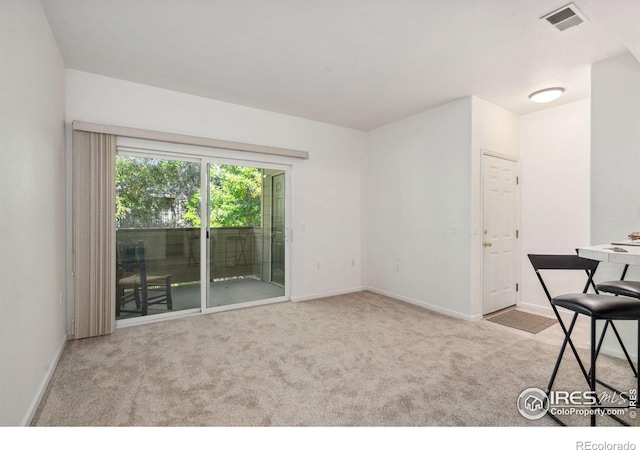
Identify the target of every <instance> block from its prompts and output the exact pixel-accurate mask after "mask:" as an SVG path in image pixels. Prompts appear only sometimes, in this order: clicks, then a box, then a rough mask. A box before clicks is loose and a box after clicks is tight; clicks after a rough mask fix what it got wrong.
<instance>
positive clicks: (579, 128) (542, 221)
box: [518, 99, 590, 315]
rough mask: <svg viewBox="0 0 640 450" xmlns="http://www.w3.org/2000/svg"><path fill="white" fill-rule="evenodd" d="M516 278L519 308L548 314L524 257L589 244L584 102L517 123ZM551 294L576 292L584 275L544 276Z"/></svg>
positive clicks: (587, 132) (586, 103)
mask: <svg viewBox="0 0 640 450" xmlns="http://www.w3.org/2000/svg"><path fill="white" fill-rule="evenodd" d="M520 141H521V144H520V145H521V162H522V164H521V171H520V173H521V184H520V196H521V202H522V208H521V216H520V230H521V255H520V264H521V277H520V299H519V302H518V304H519V306H520V307H522V308H525V309H530V310H532V311H534V312H538V313H542V314H546V315H549V314H553V312H552V310H551V306H550V305H549V301H548V300H547V297H546V296H545V294H544V292H543V290H542V288H541V286H540V282H539V281H538V278H537V277H536V275H535V272H534V270H533V268H532V267H531V262H530V261H529V259H528V257H527V255H528V254H529V253H550V254H575V249H576V248H577V247H581V246H585V245H589V242H590V241H589V230H590V226H589V221H590V217H589V214H590V207H589V198H590V196H589V183H590V176H589V170H590V155H589V152H590V101H589V100H588V99H587V100H581V101H578V102H573V103H569V104H566V105H562V106H557V107H553V108H549V109H545V110H542V111H539V112H535V113H531V114H526V115H524V116H522V117H521V118H520ZM544 277H545V281H549V289H550V291H551V294H552V295H560V294H564V293H567V292H576V290H577V291H581V290H582V288H583V286H584V284H583V281H584V276H582V274H577V276H573V275H569V274H567V273H562V274H554V273H549V272H546V273H545V274H544Z"/></svg>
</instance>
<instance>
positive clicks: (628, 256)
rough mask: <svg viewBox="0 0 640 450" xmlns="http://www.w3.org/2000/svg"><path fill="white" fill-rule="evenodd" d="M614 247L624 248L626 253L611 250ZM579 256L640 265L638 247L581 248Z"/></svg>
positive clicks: (611, 245)
mask: <svg viewBox="0 0 640 450" xmlns="http://www.w3.org/2000/svg"><path fill="white" fill-rule="evenodd" d="M636 242H638V241H636ZM612 247H620V248H623V249H625V250H626V252H614V251H613V250H610V249H611V248H612ZM578 255H579V256H581V257H583V258H588V259H594V260H596V261H602V262H608V263H617V264H633V265H640V246H638V245H623V244H603V245H594V246H592V247H581V248H579V249H578Z"/></svg>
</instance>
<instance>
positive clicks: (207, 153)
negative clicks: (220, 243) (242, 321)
mask: <svg viewBox="0 0 640 450" xmlns="http://www.w3.org/2000/svg"><path fill="white" fill-rule="evenodd" d="M116 147H117V152H118V153H119V154H120V153H121V154H126V155H129V156H140V157H145V158H166V159H176V160H180V161H187V162H198V163H200V173H201V177H202V176H205V172H206V176H205V178H201V183H200V186H201V187H202V184H203V180H207V181H206V183H207V188H208V183H209V180H208V167H209V164H228V165H236V166H245V167H256V168H260V169H272V170H278V171H282V172H283V173H284V174H285V286H284V288H285V292H284V295H283V296H281V297H276V298H271V299H264V300H256V301H251V302H246V303H238V304H232V305H224V306H216V307H209V308H208V307H207V298H208V295H209V292H208V290H209V283H204V282H203V280H207V277H208V272H207V271H208V268H209V267H208V264H209V262H208V259H209V258H208V253H209V250H208V249H207V246H208V242H209V240H208V239H207V238H206V236H207V232H208V231H209V227H208V226H207V227H204V226H202V227H201V228H200V281H201V283H200V309H199V310H198V309H188V310H183V311H171V312H166V313H163V314H154V315H149V316H143V317H133V318H130V319H125V320H120V321H116V328H124V327H128V326H134V325H138V324H142V323H152V322H160V321H164V320H171V319H174V318H178V317H184V316H190V315H200V314H210V313H215V312H222V311H228V310H232V309H242V308H248V307H252V306H260V305H267V304H272V303H281V302H285V301H290V300H291V279H292V277H291V267H292V263H291V255H292V251H291V243H292V242H293V236H292V232H291V230H292V227H291V222H292V217H293V214H292V204H293V201H292V198H293V196H292V185H293V182H292V178H293V166H292V165H291V164H287V163H286V162H283V161H284V158H283V157H279V156H273V155H262V154H248V153H245V152H242V153H241V154H238V153H239V152H236V151H232V150H227V149H217V148H211V147H200V146H196V145H187V144H176V143H169V142H160V141H150V140H146V139H138V138H123V137H118V138H117V143H116ZM204 197H205V196H202V195H201V196H200V202H201V203H200V207H201V208H200V211H201V223H203V224H208V223H209V219H208V217H205V216H204V214H206V212H207V211H208V205H205V203H204V202H206V201H208V198H204ZM205 206H206V207H205ZM205 258H206V260H205ZM205 262H206V264H204V263H205ZM114 314H115V312H114Z"/></svg>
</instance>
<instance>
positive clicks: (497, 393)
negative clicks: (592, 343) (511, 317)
mask: <svg viewBox="0 0 640 450" xmlns="http://www.w3.org/2000/svg"><path fill="white" fill-rule="evenodd" d="M514 331H517V330H512V329H510V328H506V327H502V326H498V325H496V324H493V323H490V322H487V321H479V322H467V321H463V320H458V319H455V318H451V317H447V316H444V315H440V314H437V313H434V312H431V311H428V310H426V309H423V308H419V307H417V306H413V305H410V304H407V303H403V302H400V301H397V300H393V299H389V298H387V297H384V296H381V295H377V294H374V293H371V292H359V293H354V294H349V295H343V296H336V297H330V298H324V299H318V300H312V301H306V302H300V303H292V302H286V303H280V304H274V305H269V306H263V307H254V308H247V309H242V310H235V311H229V312H223V313H216V314H207V315H197V316H192V317H185V318H181V319H176V320H171V321H165V322H159V323H154V324H147V325H141V326H136V327H127V328H122V329H118V330H116V332H115V333H113V334H112V335H109V336H104V337H98V338H90V339H83V340H76V341H70V342H69V343H68V345H67V347H66V349H65V350H64V353H63V355H62V357H61V360H60V362H59V364H58V367H57V368H56V371H55V373H54V375H53V377H52V380H51V382H50V385H49V387H48V389H47V392H46V393H45V396H44V399H43V401H42V402H41V405H40V407H39V409H38V411H37V413H36V416H35V418H34V421H33V425H36V426H209V427H221V426H255V427H260V426H345V427H346V426H419V427H423V426H555V424H554V422H552V421H551V419H549V418H547V417H544V418H542V419H539V420H528V419H525V418H524V417H522V416H521V415H520V413H519V412H518V410H517V409H516V400H517V398H518V396H519V395H520V393H521V392H522V391H523V390H524V389H526V388H529V387H540V388H544V387H545V386H546V384H547V381H548V378H549V376H550V373H551V370H552V368H553V364H554V362H555V358H556V355H557V351H558V348H559V345H560V342H558V343H557V344H553V345H550V344H548V343H545V342H541V341H539V340H536V339H534V338H530V337H527V336H523V335H522V334H519V332H516V333H514ZM571 358H573V357H572V356H571V355H568V356H567V357H565V362H563V365H562V367H561V374H560V376H559V378H558V383H557V386H558V387H562V386H564V387H566V388H580V389H582V388H584V379H582V378H581V375H580V373H579V372H578V370H577V365H576V364H575V361H572V360H571ZM629 373H630V372H629V368H628V366H625V365H624V364H622V362H621V361H620V360H618V359H615V358H608V357H605V356H603V357H602V358H601V360H600V361H599V374H600V375H601V376H602V377H604V376H605V374H606V376H607V380H608V381H610V382H612V383H617V384H620V385H624V384H625V383H626V384H627V385H631V386H633V384H634V383H635V379H633V378H632V377H631V376H629ZM623 387H624V386H623ZM600 422H601V423H602V424H603V425H617V424H616V423H615V422H613V421H611V420H610V419H607V418H604V419H600ZM573 423H574V424H576V425H587V424H588V422H587V420H586V419H584V418H579V417H576V418H575V420H573Z"/></svg>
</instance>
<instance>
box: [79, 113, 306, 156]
mask: <svg viewBox="0 0 640 450" xmlns="http://www.w3.org/2000/svg"><path fill="white" fill-rule="evenodd" d="M72 124H73V129H74V130H77V131H89V132H92V133H102V134H112V135H115V136H121V137H130V138H138V139H148V140H153V141H161V142H171V143H174V144H188V145H199V146H202V147H214V148H222V149H227V150H237V151H241V152H251V153H262V154H266V155H276V156H288V157H291V158H300V159H309V153H308V152H306V151H301V150H292V149H288V148H280V147H270V146H266V145H258V144H246V143H242V142H233V141H223V140H220V139H213V138H205V137H198V136H189V135H185V134H175V133H165V132H163V131H152V130H142V129H139V128H129V127H121V126H117V125H100V124H96V123H90V122H81V121H78V120H74V121H73V122H72Z"/></svg>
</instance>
